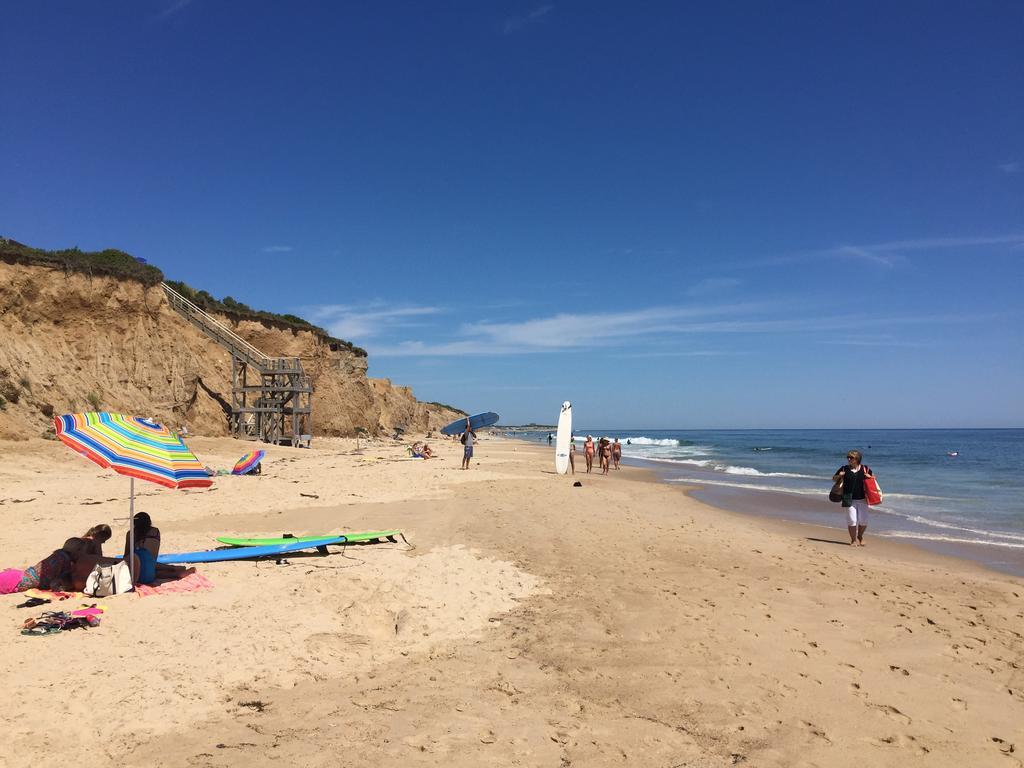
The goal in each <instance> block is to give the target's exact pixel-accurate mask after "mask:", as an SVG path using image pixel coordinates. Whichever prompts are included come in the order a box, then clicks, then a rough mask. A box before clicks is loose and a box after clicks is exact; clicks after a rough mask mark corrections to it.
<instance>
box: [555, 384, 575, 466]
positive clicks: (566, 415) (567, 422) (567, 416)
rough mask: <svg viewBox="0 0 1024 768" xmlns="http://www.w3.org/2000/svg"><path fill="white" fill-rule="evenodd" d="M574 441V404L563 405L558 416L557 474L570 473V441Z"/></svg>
mask: <svg viewBox="0 0 1024 768" xmlns="http://www.w3.org/2000/svg"><path fill="white" fill-rule="evenodd" d="M570 440H572V403H570V402H569V401H568V400H566V401H565V402H564V403H562V412H561V413H560V414H558V435H557V437H556V438H555V472H557V473H558V474H560V475H564V474H565V473H566V472H568V471H569V441H570Z"/></svg>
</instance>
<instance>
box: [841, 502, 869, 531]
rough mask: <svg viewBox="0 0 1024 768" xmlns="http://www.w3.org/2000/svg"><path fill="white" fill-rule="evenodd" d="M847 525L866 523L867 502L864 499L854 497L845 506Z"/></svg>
mask: <svg viewBox="0 0 1024 768" xmlns="http://www.w3.org/2000/svg"><path fill="white" fill-rule="evenodd" d="M846 516H847V523H846V524H847V525H848V526H850V527H851V528H852V527H854V526H858V525H867V524H868V502H867V500H866V499H854V501H853V502H851V504H850V506H849V507H847V508H846Z"/></svg>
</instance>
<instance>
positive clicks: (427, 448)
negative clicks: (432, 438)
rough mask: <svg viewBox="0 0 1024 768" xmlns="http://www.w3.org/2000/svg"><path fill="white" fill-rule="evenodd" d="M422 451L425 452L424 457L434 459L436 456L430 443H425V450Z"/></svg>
mask: <svg viewBox="0 0 1024 768" xmlns="http://www.w3.org/2000/svg"><path fill="white" fill-rule="evenodd" d="M420 453H422V454H423V458H424V459H432V458H434V450H433V449H432V448H431V447H430V446H429V445H427V444H426V443H424V444H423V450H422V451H420Z"/></svg>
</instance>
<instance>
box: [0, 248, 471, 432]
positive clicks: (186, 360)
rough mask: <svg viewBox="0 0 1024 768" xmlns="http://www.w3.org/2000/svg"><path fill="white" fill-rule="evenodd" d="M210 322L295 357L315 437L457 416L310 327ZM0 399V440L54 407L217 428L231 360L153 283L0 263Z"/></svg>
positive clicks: (38, 424) (419, 427)
mask: <svg viewBox="0 0 1024 768" xmlns="http://www.w3.org/2000/svg"><path fill="white" fill-rule="evenodd" d="M218 319H219V320H220V321H221V322H223V323H224V324H225V325H227V326H228V327H230V328H232V329H233V330H234V331H235V333H237V334H238V335H239V336H241V337H242V338H244V339H246V340H247V341H249V342H250V343H252V344H253V345H255V346H256V347H257V348H258V349H260V350H261V351H263V352H264V353H265V354H267V355H271V356H275V357H276V356H280V357H299V358H301V359H302V365H303V367H304V368H305V370H306V372H307V373H308V374H309V376H310V377H311V378H312V379H313V385H314V388H315V392H314V395H313V432H314V434H317V435H352V434H355V432H356V430H357V429H363V430H366V432H368V433H370V434H381V433H386V432H390V431H391V430H393V429H394V428H395V427H402V428H405V429H407V430H409V431H427V430H432V429H437V428H438V427H440V426H443V425H444V424H446V423H448V422H450V421H452V420H454V419H455V418H457V417H458V416H459V414H457V413H455V412H454V411H450V410H447V409H441V408H438V407H436V406H431V405H426V404H424V403H420V402H417V401H416V399H415V398H414V397H413V395H412V391H411V390H410V389H408V388H407V387H396V386H392V385H391V383H390V382H388V381H387V380H384V379H368V378H367V376H366V358H362V357H357V356H356V355H354V354H352V353H351V352H349V351H347V350H341V351H333V350H331V349H330V347H329V346H328V345H327V344H326V343H325V342H324V340H323V339H322V338H321V337H320V336H318V335H316V334H314V333H312V332H309V331H292V330H282V329H278V328H272V327H268V326H266V325H263V324H261V323H258V322H253V321H244V322H239V323H236V322H233V321H232V320H231V319H229V318H226V317H218ZM0 398H3V400H2V401H0V438H22V437H30V436H38V435H40V434H43V433H45V431H46V430H47V429H48V428H49V427H50V426H51V425H52V417H53V414H54V413H57V414H59V413H67V412H71V411H82V410H97V409H98V410H109V411H116V412H122V413H129V414H133V415H139V416H154V417H156V418H157V420H158V421H161V422H162V423H167V424H171V425H181V424H187V425H188V427H189V429H190V430H191V431H192V432H196V433H201V434H209V435H224V434H227V429H228V420H227V415H228V412H229V410H230V402H231V356H230V355H229V354H228V353H227V352H226V351H225V350H224V349H223V348H222V347H220V346H218V345H217V344H215V343H214V342H213V341H211V340H209V339H208V338H207V337H206V336H205V335H203V334H202V332H201V331H199V330H198V329H196V328H194V327H193V326H191V325H189V324H188V323H187V322H186V321H185V320H184V319H183V318H182V317H180V316H179V315H178V314H177V313H176V312H174V310H172V309H171V308H170V307H169V306H168V304H167V301H166V298H165V297H164V293H163V291H162V289H161V288H160V287H158V286H157V287H153V288H146V287H145V286H143V285H141V284H140V283H136V282H131V281H119V280H115V279H112V278H90V277H87V276H84V275H79V274H64V273H63V272H61V271H57V270H53V269H48V268H45V267H36V266H23V265H18V264H14V265H12V264H6V263H2V262H0Z"/></svg>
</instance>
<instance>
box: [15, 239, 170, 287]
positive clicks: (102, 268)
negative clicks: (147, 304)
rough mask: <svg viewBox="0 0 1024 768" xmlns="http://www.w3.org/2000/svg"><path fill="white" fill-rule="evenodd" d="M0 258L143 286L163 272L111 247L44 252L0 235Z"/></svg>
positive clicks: (158, 277)
mask: <svg viewBox="0 0 1024 768" xmlns="http://www.w3.org/2000/svg"><path fill="white" fill-rule="evenodd" d="M0 260H3V261H6V262H8V263H11V264H41V265H44V266H50V267H53V268H55V269H63V270H64V271H65V272H79V273H82V274H86V275H104V276H109V277H118V278H123V279H128V280H137V281H138V282H140V283H142V284H143V285H156V284H157V283H159V282H160V281H161V280H163V279H164V273H163V272H161V271H160V270H159V269H157V268H156V267H154V266H151V265H149V264H143V263H142V262H140V261H139V260H138V259H136V258H135V257H134V256H132V255H131V254H129V253H125V252H124V251H119V250H116V249H114V248H108V249H106V250H103V251H83V250H81V249H79V248H77V247H75V248H65V249H63V250H59V251H46V250H43V249H42V248H32V247H30V246H27V245H23V244H22V243H19V242H17V241H15V240H9V239H7V238H5V237H0Z"/></svg>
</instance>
